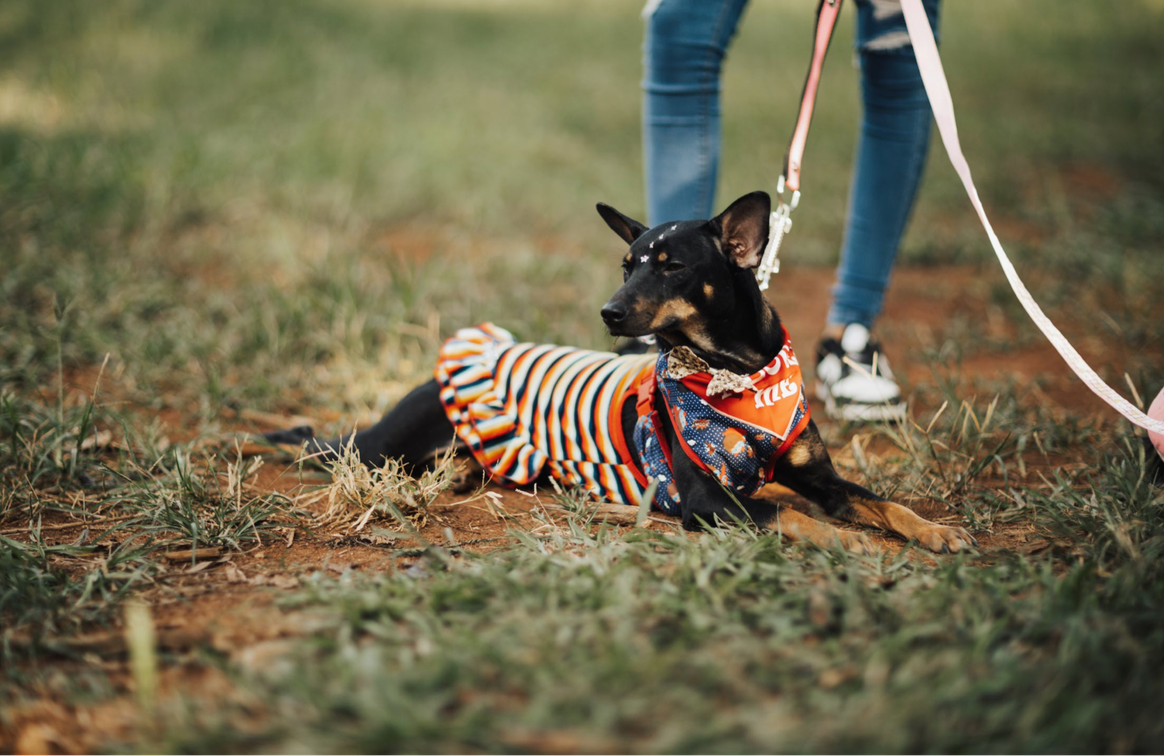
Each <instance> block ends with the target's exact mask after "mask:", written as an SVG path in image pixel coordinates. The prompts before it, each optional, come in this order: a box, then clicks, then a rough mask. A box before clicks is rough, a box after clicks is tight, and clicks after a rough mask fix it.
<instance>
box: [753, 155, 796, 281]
mask: <svg viewBox="0 0 1164 756" xmlns="http://www.w3.org/2000/svg"><path fill="white" fill-rule="evenodd" d="M776 202H777V205H776V209H775V210H773V211H772V215H771V216H770V217H769V218H768V246H767V247H765V248H764V256H763V257H761V258H760V266H759V267H758V268H756V280H757V281H759V283H760V291H765V290H767V288H768V280H769V279H770V278H771V277H772V274H773V273H779V272H780V244H781V243H782V242H783V241H784V235H785V234H786V233H788V232H789V231H791V230H792V211H793V210H795V209H796V206H797V205H799V204H800V190H799V189H798V190H796V191H794V192H793V193H792V198H791V199H790V200H789V201H788V202H787V203H785V202H784V174H780V180H779V181H778V182H777V183H776Z"/></svg>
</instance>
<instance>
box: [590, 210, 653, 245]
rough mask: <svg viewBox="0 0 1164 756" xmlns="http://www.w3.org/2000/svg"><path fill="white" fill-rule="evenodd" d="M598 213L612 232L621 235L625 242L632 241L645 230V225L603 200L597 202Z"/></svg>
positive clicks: (629, 242)
mask: <svg viewBox="0 0 1164 756" xmlns="http://www.w3.org/2000/svg"><path fill="white" fill-rule="evenodd" d="M598 214H599V215H601V216H602V220H604V221H606V225H608V226H610V228H611V229H612V230H613V231H614V233H616V234H618V235H619V236H621V237H622V240H623V241H624V242H626V243H627V244H631V243H632V242H634V240H635V239H637V238H639V237H640V236H642V235H643V232H644V231H646V230H647V227H646V226H644V225H643V224H642V223H639V222H638V221H637V220H635V219H634V218H628V217H626V216H625V215H623V214H622V213H620V212H619V211H617V210H615V209H614V208H613V207H611V206H610V205H608V204H606V203H605V202H599V203H598Z"/></svg>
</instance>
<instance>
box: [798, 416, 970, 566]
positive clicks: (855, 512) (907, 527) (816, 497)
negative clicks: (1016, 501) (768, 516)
mask: <svg viewBox="0 0 1164 756" xmlns="http://www.w3.org/2000/svg"><path fill="white" fill-rule="evenodd" d="M776 480H777V481H778V482H780V483H782V484H784V485H786V486H788V487H789V488H791V489H792V490H793V491H796V492H797V493H798V494H800V495H801V496H804V497H805V498H807V499H810V500H811V501H815V502H816V503H817V504H820V505H821V506H822V507H824V510H825V512H827V513H828V514H829V516H831V517H836V518H838V519H841V520H847V521H849V522H857V523H860V524H862V525H873V526H875V527H878V528H881V529H882V530H888V531H890V532H892V533H897V534H898V535H900V536H901V537H903V538H906V539H917V542H918V543H920V544H921V545H922V546H924V547H926V548H927V549H929V550H930V551H937V552H941V553H946V552H950V551H961V550H963V549H966V548H969V547H970V546H977V545H978V541H976V540H975V539H974V537H973V536H971V535H970V534H969V533H968V532H967V531H966V529H965V528H955V527H948V526H945V525H938V524H936V523H932V522H930V521H929V520H927V519H925V518H924V517H921V516H919V515H917V514H916V513H915V512H913V510H911V509H908V508H906V507H903V506H901V505H900V504H895V503H894V502H892V501H887V500H885V499H882V498H881V497H880V496H878V495H877V494H875V493H873V492H871V491H869V490H867V489H865V488H863V487H861V486H859V485H857V484H856V483H852V482H850V481H847V480H845V479H844V478H842V477H841V476H840V475H838V474H837V471H836V469H835V468H834V467H833V462H832V459H831V458H830V457H829V453H828V450H827V449H825V446H824V443H823V442H822V441H821V439H820V433H819V432H818V431H817V429H816V424H815V423H812V422H811V421H810V422H809V426H808V428H807V429H805V431H804V432H803V433H802V434H801V435H800V438H798V439H797V440H796V442H795V443H794V444H793V445H792V447H791V448H790V449H789V450H788V453H787V454H785V455H784V456H783V457H781V459H780V461H779V462H777V466H776Z"/></svg>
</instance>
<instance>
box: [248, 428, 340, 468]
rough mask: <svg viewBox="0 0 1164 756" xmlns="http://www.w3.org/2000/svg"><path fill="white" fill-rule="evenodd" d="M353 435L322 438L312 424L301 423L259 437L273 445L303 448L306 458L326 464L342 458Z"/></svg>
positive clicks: (285, 447)
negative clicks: (316, 433) (318, 436)
mask: <svg viewBox="0 0 1164 756" xmlns="http://www.w3.org/2000/svg"><path fill="white" fill-rule="evenodd" d="M353 435H355V434H348V435H347V436H339V437H338V438H331V439H327V440H321V439H319V438H317V437H316V435H315V429H314V428H312V427H311V426H310V425H300V426H297V427H295V428H288V429H287V430H278V431H271V432H270V433H263V434H261V435H260V436H258V438H260V439H262V442H263V443H267V444H270V445H271V446H276V447H281V448H284V449H287V448H289V447H294V448H295V449H301V450H302V451H303V452H304V453H305V454H304V457H305V458H309V459H311V460H312V461H314V462H316V463H318V464H321V465H326V464H328V463H330V462H335V461H336V460H337V459H339V458H340V455H341V453H342V452H343V450H344V449H345V448H346V447H348V446H350V445H351V442H352V436H353Z"/></svg>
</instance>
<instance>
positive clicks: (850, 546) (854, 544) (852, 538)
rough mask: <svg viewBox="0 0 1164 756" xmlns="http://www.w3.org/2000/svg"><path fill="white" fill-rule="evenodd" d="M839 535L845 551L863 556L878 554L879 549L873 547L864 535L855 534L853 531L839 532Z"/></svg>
mask: <svg viewBox="0 0 1164 756" xmlns="http://www.w3.org/2000/svg"><path fill="white" fill-rule="evenodd" d="M837 535H838V536H839V537H840V539H841V546H843V547H844V548H845V551H851V552H853V553H854V554H862V555H871V554H875V553H876V552H877V547H876V546H874V545H873V542H872V541H870V540H869V537H868V536H866V535H865V534H864V533H854V532H853V531H851V530H838V531H837Z"/></svg>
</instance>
